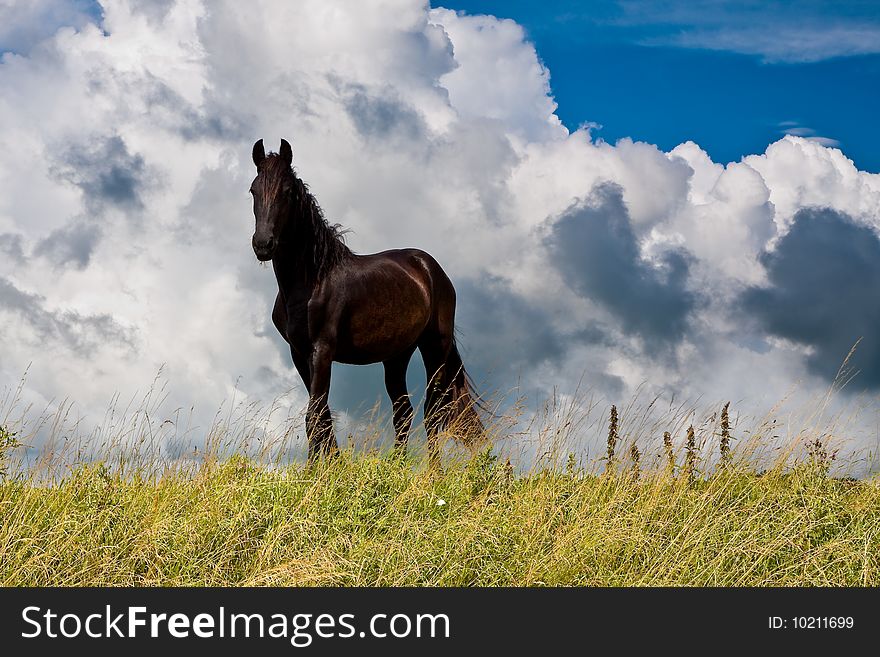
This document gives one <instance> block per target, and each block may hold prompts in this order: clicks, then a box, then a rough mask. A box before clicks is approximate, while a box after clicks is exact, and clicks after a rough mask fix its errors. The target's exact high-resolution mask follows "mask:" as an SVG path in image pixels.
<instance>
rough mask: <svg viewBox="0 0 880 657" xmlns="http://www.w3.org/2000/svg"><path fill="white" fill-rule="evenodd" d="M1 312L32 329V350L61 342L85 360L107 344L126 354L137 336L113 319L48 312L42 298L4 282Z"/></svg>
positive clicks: (1, 284) (0, 291)
mask: <svg viewBox="0 0 880 657" xmlns="http://www.w3.org/2000/svg"><path fill="white" fill-rule="evenodd" d="M0 312H5V313H7V314H9V313H12V314H16V315H17V316H18V317H19V318H21V319H22V320H23V321H24V322H25V324H27V325H28V326H29V327H30V328H31V329H32V331H33V333H32V343H31V344H32V346H39V345H41V344H43V343H44V342H46V341H53V340H58V341H61V342H63V343H64V344H66V345H67V346H68V347H69V348H70V349H71V350H72V351H74V352H76V353H78V354H80V355H82V356H92V355H93V354H95V353H96V352H97V351H98V350H99V349H101V348H103V347H104V346H105V345H107V344H108V343H109V344H111V345H116V346H121V347H124V348H125V349H126V350H130V349H132V348H133V346H134V343H135V337H134V332H133V331H131V330H129V329H126V328H125V327H123V326H121V325H120V324H119V323H118V322H117V321H116V320H115V319H114V318H113V317H112V316H110V315H108V314H100V315H82V314H80V313H78V312H76V311H71V310H50V309H47V308H46V300H45V299H44V298H43V297H40V296H39V295H36V294H30V293H28V292H24V291H22V290H20V289H19V288H18V287H16V286H15V285H14V284H13V283H12V282H10V281H9V280H7V279H5V278H0Z"/></svg>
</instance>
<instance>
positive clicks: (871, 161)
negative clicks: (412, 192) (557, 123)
mask: <svg viewBox="0 0 880 657" xmlns="http://www.w3.org/2000/svg"><path fill="white" fill-rule="evenodd" d="M449 6H450V7H451V8H454V9H457V10H461V11H466V12H468V13H471V14H494V15H497V16H499V17H505V18H511V19H513V20H515V21H517V22H518V23H519V24H520V25H522V26H523V27H524V29H525V30H526V34H527V37H528V38H529V39H530V40H531V41H532V42H533V43H534V44H535V46H536V50H537V52H538V55H539V57H540V58H541V60H542V61H543V63H544V65H545V66H547V68H548V69H549V70H550V73H551V86H552V89H553V96H554V98H555V99H556V101H557V103H558V104H559V107H558V109H557V115H558V116H559V118H560V119H561V120H562V122H563V123H564V124H565V125H566V126H567V127H568V128H569V129H571V130H575V129H577V128H578V127H579V126H580V125H582V124H584V123H594V124H598V125H601V126H602V128H601V129H597V130H595V131H594V134H595V136H596V137H598V138H603V139H605V140H606V141H609V142H612V143H613V142H615V141H617V140H618V139H620V138H621V137H632V138H633V139H638V140H643V141H648V142H650V143H652V144H657V145H658V146H659V147H660V148H662V149H664V150H671V149H672V148H675V146H677V145H678V144H680V143H682V142H683V141H687V140H692V141H695V142H696V143H698V144H700V146H701V147H702V148H703V149H704V150H706V152H708V153H709V154H710V155H711V156H712V158H713V159H714V160H715V161H717V162H722V163H725V164H726V163H727V162H735V161H738V160H739V159H740V158H741V157H743V156H744V155H750V154H752V153H757V152H762V151H763V150H764V147H766V145H767V144H768V143H771V142H773V141H776V140H777V139H779V137H780V136H782V135H783V134H785V133H786V132H790V133H792V134H799V135H802V136H810V137H814V138H815V137H824V138H825V139H826V140H828V142H827V143H830V144H831V145H839V146H840V147H841V148H842V149H843V151H844V152H845V153H846V154H847V156H848V157H849V158H850V159H852V160H853V161H854V162H855V164H856V165H857V166H858V167H859V168H860V169H862V170H864V171H871V172H874V173H877V172H880V135H878V134H877V133H875V132H874V131H872V130H866V129H865V128H866V127H867V126H869V125H872V124H873V122H874V117H876V116H877V114H878V112H880V4H878V3H876V2H872V1H868V2H815V1H808V2H766V1H761V2H728V1H714V2H674V1H672V2H645V1H640V0H636V1H631V2H629V1H625V2H618V1H605V0H594V1H591V2H583V1H581V2H577V1H574V0H557V1H555V2H530V1H528V0H506V1H504V2H500V1H498V0H464V1H462V2H455V3H449Z"/></svg>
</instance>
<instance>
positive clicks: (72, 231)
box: [34, 221, 101, 269]
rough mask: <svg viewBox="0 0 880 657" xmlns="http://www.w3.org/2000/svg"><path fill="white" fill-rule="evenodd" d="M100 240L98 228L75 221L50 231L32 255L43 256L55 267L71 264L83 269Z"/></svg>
mask: <svg viewBox="0 0 880 657" xmlns="http://www.w3.org/2000/svg"><path fill="white" fill-rule="evenodd" d="M100 238H101V230H100V228H98V226H95V225H91V224H87V223H83V222H81V221H77V222H74V223H71V224H70V225H68V226H64V227H62V228H59V229H57V230H54V231H52V233H50V234H49V236H48V237H46V238H45V239H43V240H41V241H40V242H39V243H38V244H37V246H36V248H35V249H34V255H38V256H45V257H46V258H48V259H49V261H50V262H51V263H52V264H54V265H55V266H56V267H63V266H65V265H68V264H72V265H73V266H74V267H76V268H77V269H84V268H85V267H87V266H88V264H89V260H90V259H91V257H92V251H94V249H95V246H96V245H97V244H98V241H99V240H100Z"/></svg>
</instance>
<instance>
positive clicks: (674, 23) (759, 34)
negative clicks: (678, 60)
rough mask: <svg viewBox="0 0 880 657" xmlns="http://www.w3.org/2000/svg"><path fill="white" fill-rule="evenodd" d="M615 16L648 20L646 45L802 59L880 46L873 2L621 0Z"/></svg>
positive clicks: (628, 23)
mask: <svg viewBox="0 0 880 657" xmlns="http://www.w3.org/2000/svg"><path fill="white" fill-rule="evenodd" d="M618 4H619V6H620V9H621V13H620V15H619V16H617V17H616V18H615V19H613V20H612V21H611V23H612V24H615V25H618V26H624V27H632V26H642V27H645V26H650V27H651V28H652V29H651V32H653V34H652V35H651V36H649V37H642V38H641V39H640V41H641V43H643V44H644V45H651V46H655V45H660V46H678V47H684V48H702V49H708V50H722V51H727V52H735V53H741V54H745V55H757V56H760V57H761V58H762V59H763V61H765V62H767V63H785V64H799V63H809V62H817V61H821V60H824V59H829V58H832V57H847V56H853V55H866V54H875V53H878V52H880V45H878V44H880V38H878V37H880V17H878V15H877V12H876V10H875V9H874V8H872V7H871V6H870V4H863V3H845V2H841V3H836V2H823V1H822V0H818V1H816V2H799V3H790V2H785V1H784V0H779V1H777V0H772V1H770V2H734V1H733V0H717V1H714V2H709V3H699V4H694V3H689V2H683V1H680V0H672V1H671V2H663V3H656V2H646V1H645V0H620V2H619V3H618Z"/></svg>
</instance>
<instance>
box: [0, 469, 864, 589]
mask: <svg viewBox="0 0 880 657" xmlns="http://www.w3.org/2000/svg"><path fill="white" fill-rule="evenodd" d="M625 472H626V469H625V468H623V467H621V474H614V475H601V474H594V473H590V472H585V471H580V470H578V469H577V468H576V467H574V463H571V464H570V466H569V467H568V468H565V467H563V468H555V469H554V468H548V469H546V470H534V471H532V472H530V473H527V474H522V475H518V476H513V474H512V473H511V471H510V470H509V469H508V468H507V467H506V466H505V465H503V464H501V463H499V462H496V460H495V459H494V458H493V457H492V456H490V455H489V454H488V453H486V452H483V453H481V454H479V455H477V456H476V457H474V458H472V459H470V460H468V461H462V462H460V463H452V464H448V465H447V466H446V467H445V469H444V472H443V473H442V474H432V473H430V472H428V471H426V470H425V469H424V468H423V467H421V466H419V465H414V464H413V463H411V462H407V461H404V460H402V459H398V458H393V457H381V456H376V455H359V456H355V455H353V454H352V453H350V452H343V454H342V455H341V456H340V457H339V458H337V459H335V460H333V461H332V462H330V463H326V464H317V465H313V466H303V465H290V466H284V467H267V466H263V465H259V464H257V463H256V462H253V461H249V460H246V459H244V458H242V457H237V456H234V457H232V458H229V459H226V460H223V461H218V460H215V459H207V460H206V461H204V462H202V463H199V464H190V465H188V466H178V467H169V468H167V469H166V470H165V471H163V472H155V471H152V470H149V469H144V468H131V469H127V468H124V467H123V468H119V467H114V468H108V467H106V466H105V465H103V464H101V463H84V462H83V463H78V464H75V465H73V466H71V467H70V468H69V469H68V470H67V471H66V472H65V473H64V474H63V476H56V477H55V478H54V479H52V480H48V479H46V478H40V477H39V476H37V475H35V474H33V473H28V472H24V473H19V474H18V475H15V476H13V475H11V474H10V475H7V477H6V478H5V479H4V480H3V481H2V482H0V517H2V518H3V522H2V526H0V584H4V585H38V586H44V585H77V586H79V585H119V586H132V585H133V586H177V585H208V586H220V585H306V586H310V585H318V586H324V585H346V586H400V585H416V586H422V585H430V586H472V585H485V586H513V585H524V586H538V585H548V586H555V585H587V586H619V585H637V586H656V585H686V586H708V585H713V586H714V585H721V586H728V585H737V586H742V585H746V586H754V585H757V586H767V585H773V586H789V585H817V586H844V585H851V586H877V585H880V487H878V486H877V485H876V483H875V481H852V480H838V479H834V478H832V477H829V476H828V475H827V471H826V469H825V468H824V467H821V466H820V465H819V464H816V463H815V462H811V461H809V460H806V461H804V462H802V463H800V464H798V465H794V466H792V465H791V464H789V465H786V466H783V465H782V464H780V465H778V466H776V467H772V468H771V469H769V470H768V471H766V472H764V473H763V474H762V475H761V476H758V475H756V474H755V473H754V472H753V470H752V469H751V468H749V467H748V466H746V465H743V464H742V463H740V462H739V461H737V462H736V463H734V464H732V465H729V466H728V467H726V468H723V469H721V470H720V471H719V472H717V473H715V474H712V475H711V476H707V477H697V478H696V479H695V480H694V481H693V482H692V483H689V482H688V479H687V477H684V476H680V477H673V476H671V475H670V473H669V471H668V470H662V469H656V470H654V471H651V470H649V471H647V472H646V471H643V472H642V475H641V478H640V479H638V480H635V479H634V478H633V477H632V476H630V475H628V474H625ZM441 500H442V501H443V502H445V504H444V503H441Z"/></svg>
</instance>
